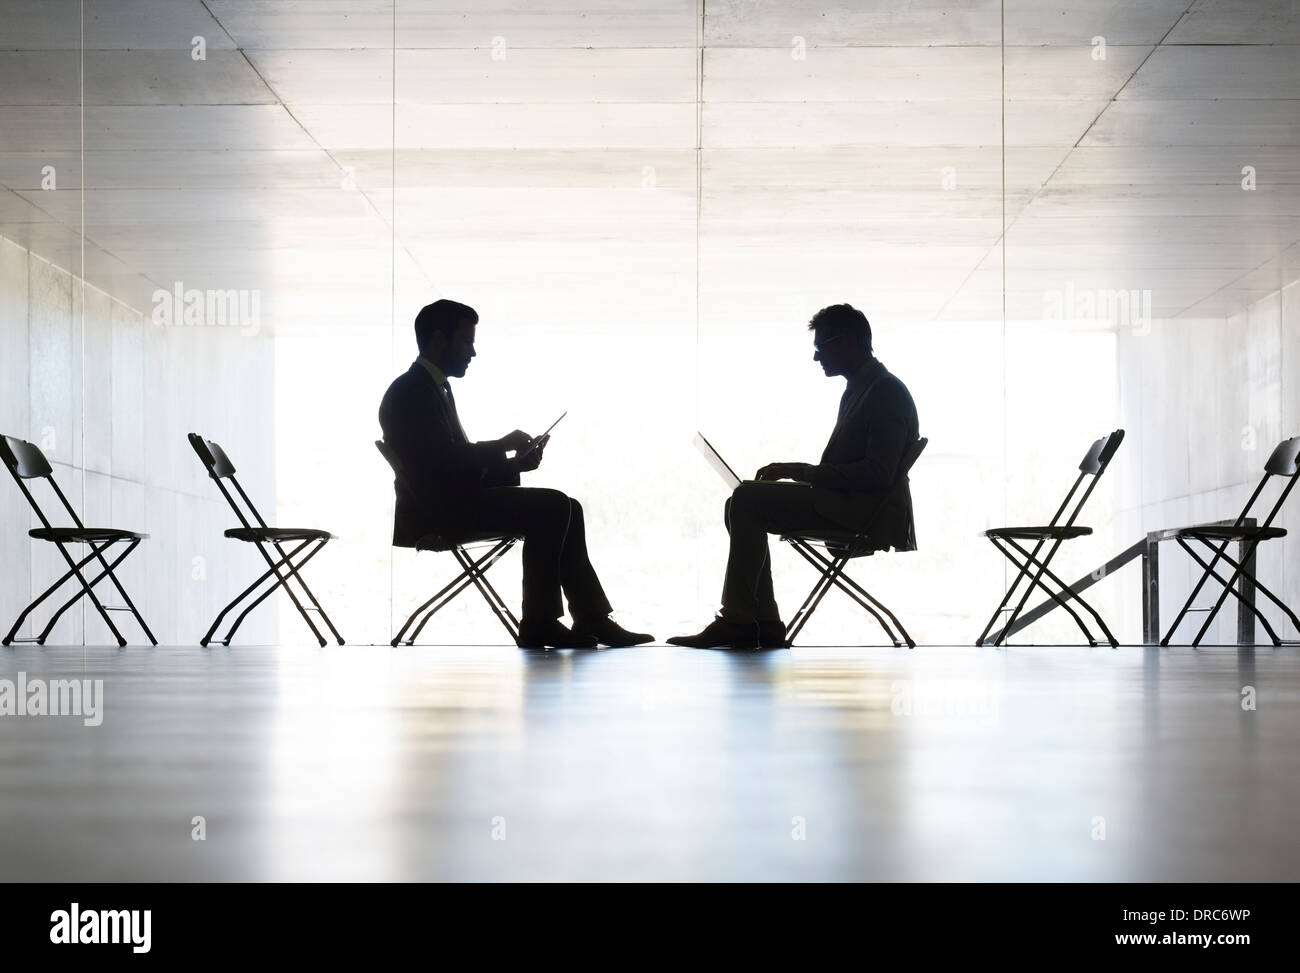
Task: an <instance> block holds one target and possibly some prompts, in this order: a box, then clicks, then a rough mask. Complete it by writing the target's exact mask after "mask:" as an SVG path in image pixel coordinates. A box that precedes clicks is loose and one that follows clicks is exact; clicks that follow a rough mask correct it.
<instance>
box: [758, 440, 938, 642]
mask: <svg viewBox="0 0 1300 973" xmlns="http://www.w3.org/2000/svg"><path fill="white" fill-rule="evenodd" d="M929 441H930V440H928V439H926V438H925V437H924V436H922V437H921V438H920V439H918V440H916V442H914V443H912V445H911V446H909V447H908V449H907V452H905V453H904V454H903V459H902V461H901V462H900V463H899V466H898V475H897V476H895V477H894V483H893V486H892V487H891V491H893V490H899V489H901V488H902V486H903V484H905V483H906V482H907V474H908V473H909V472H910V471H911V469H912V466H913V465H914V464H915V463H916V461H917V459H919V458H920V456H921V453H922V451H923V450H924V449H925V447H926V444H927V443H929ZM884 506H885V504H884V503H882V504H881V508H882V509H883V507H884ZM871 526H872V524H871V523H868V524H867V526H865V527H863V528H862V529H861V530H858V531H851V530H818V531H801V532H799V533H798V534H786V535H783V536H782V537H781V540H783V541H785V542H786V543H787V544H789V545H790V546H791V547H793V548H794V549H795V550H796V551H798V552H799V553H800V554H801V555H803V558H804V560H806V561H807V562H808V563H809V564H811V565H812V566H813V568H814V569H815V570H816V571H817V572H818V574H820V575H821V577H819V578H818V579H817V583H816V584H815V585H813V589H812V591H810V592H808V597H807V598H805V599H804V601H803V604H802V605H801V606H800V607H799V610H798V611H797V612H796V613H795V616H794V618H792V619H791V620H790V624H789V625H787V626H786V631H785V637H786V641H787V642H789V643H790V644H791V645H793V644H794V640H795V639H796V638H797V637H798V636H799V633H800V632H802V631H803V627H804V626H805V625H807V624H808V619H810V618H812V615H813V612H815V611H816V610H817V606H818V605H820V604H821V602H822V599H823V598H824V597H826V592H828V591H830V589H831V587H832V586H834V587H836V588H839V589H840V590H841V591H843V592H844V593H845V594H846V595H848V596H849V597H850V598H852V599H853V600H854V602H856V603H857V604H858V606H859V607H861V608H864V609H865V610H866V611H867V612H868V613H870V614H871V616H872V617H873V618H875V620H876V621H877V622H879V623H880V627H881V628H882V629H884V631H885V635H886V636H887V637H888V638H889V640H890V641H891V642H893V643H894V645H895V646H896V647H901V646H903V645H906V646H907V647H908V648H909V649H914V648H916V643H915V642H914V641H912V636H910V635H908V634H907V629H905V628H903V623H902V622H900V621H899V620H898V617H897V616H896V615H895V614H894V613H893V612H892V611H890V610H889V609H888V608H887V607H885V605H884V604H883V603H882V602H881V601H880V600H879V599H877V598H875V597H874V596H873V595H872V594H871V593H870V592H869V591H867V589H866V588H864V587H862V585H860V584H858V583H857V582H856V581H854V580H853V579H852V578H850V577H849V576H848V575H847V574H845V573H844V568H845V566H846V565H847V564H848V563H849V561H850V560H851V559H852V558H855V557H868V556H870V555H872V554H875V553H876V552H877V551H881V550H886V549H887V548H881V547H879V546H878V545H877V544H875V543H873V542H872V539H871ZM882 613H883V615H882ZM885 616H887V617H888V618H889V621H890V622H893V624H894V629H897V633H895V631H894V629H891V628H890V627H889V625H888V623H886V622H885Z"/></svg>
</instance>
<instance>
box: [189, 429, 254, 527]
mask: <svg viewBox="0 0 1300 973" xmlns="http://www.w3.org/2000/svg"><path fill="white" fill-rule="evenodd" d="M188 438H189V441H190V446H192V447H193V448H194V452H195V453H197V454H198V457H199V462H201V463H202V464H203V468H204V469H205V470H207V471H208V476H210V477H212V480H213V482H215V483H216V484H217V489H218V490H220V491H221V495H222V496H223V497H225V498H226V503H228V504H230V509H231V510H233V511H234V512H235V516H236V517H238V518H239V522H240V523H241V524H243V525H244V526H245V527H252V526H254V524H253V522H251V521H250V520H249V519H248V515H251V516H252V518H253V521H256V526H258V527H265V526H267V523H266V521H265V520H263V519H262V515H261V513H259V512H258V509H257V506H256V505H255V504H254V503H253V501H252V499H251V498H250V497H249V495H248V494H247V493H245V492H244V488H243V487H242V486H240V485H239V479H238V478H237V477H236V476H235V464H234V463H232V462H230V457H229V456H227V455H226V451H225V450H224V449H222V448H221V447H220V446H219V445H217V444H216V443H214V442H213V441H212V440H211V439H204V438H203V437H202V436H200V435H199V434H198V433H196V432H192V433H190V434H189V436H188ZM223 480H229V481H230V484H231V486H233V487H234V488H235V492H236V493H238V494H239V499H240V500H243V501H244V506H245V507H247V509H248V513H247V514H245V512H244V509H243V508H241V507H240V505H239V504H238V503H236V502H235V498H234V496H233V495H232V494H231V492H230V491H229V490H228V489H226V485H225V483H223V482H222V481H223Z"/></svg>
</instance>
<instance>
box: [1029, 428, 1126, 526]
mask: <svg viewBox="0 0 1300 973" xmlns="http://www.w3.org/2000/svg"><path fill="white" fill-rule="evenodd" d="M1123 441H1124V430H1123V429H1116V430H1114V431H1113V432H1111V433H1110V434H1109V435H1107V436H1102V437H1101V438H1100V439H1098V440H1097V441H1095V442H1094V443H1093V444H1092V445H1091V446H1089V447H1088V452H1087V453H1085V454H1084V457H1083V461H1082V462H1081V463H1080V464H1079V475H1078V476H1077V477H1075V480H1074V483H1073V484H1072V485H1071V487H1070V492H1069V493H1067V494H1066V495H1065V499H1064V500H1062V501H1061V505H1060V506H1059V507H1057V508H1056V513H1054V514H1052V519H1051V520H1050V521H1048V524H1049V525H1050V526H1052V527H1056V526H1058V524H1062V525H1063V526H1066V527H1069V526H1072V525H1073V524H1074V522H1075V520H1076V519H1077V518H1078V516H1079V513H1080V512H1081V511H1082V510H1083V505H1084V504H1086V503H1087V502H1088V498H1089V497H1090V496H1092V491H1093V490H1094V489H1096V486H1097V481H1098V480H1100V479H1101V475H1102V474H1103V473H1105V472H1106V467H1108V466H1110V461H1111V460H1112V459H1114V457H1115V451H1116V450H1117V449H1119V446H1120V443H1122V442H1123ZM1089 477H1091V478H1092V480H1091V482H1090V483H1088V485H1087V486H1086V487H1084V485H1083V484H1084V480H1087V479H1088V478H1089ZM1081 488H1082V489H1081ZM1072 502H1073V503H1074V506H1073V507H1071V506H1070V504H1071V503H1072ZM1067 511H1068V512H1069V516H1068V517H1066V519H1065V520H1064V521H1063V522H1062V521H1061V518H1062V517H1065V516H1066V512H1067ZM1057 543H1060V542H1059V541H1058V542H1057ZM1041 545H1042V541H1039V546H1041Z"/></svg>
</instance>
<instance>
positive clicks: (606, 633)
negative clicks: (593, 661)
mask: <svg viewBox="0 0 1300 973" xmlns="http://www.w3.org/2000/svg"><path fill="white" fill-rule="evenodd" d="M573 634H574V635H585V636H588V637H590V638H593V639H595V640H596V641H597V642H599V643H600V644H601V645H608V646H610V647H611V648H615V649H623V648H627V647H628V646H629V645H645V643H647V642H653V641H654V640H655V637H654V636H653V635H647V634H645V633H644V632H629V631H628V630H627V629H625V628H624V627H623V626H622V625H620V624H619V623H618V622H616V621H614V619H612V618H610V617H609V616H608V615H604V616H602V617H600V618H592V619H584V620H583V621H580V622H574V623H573Z"/></svg>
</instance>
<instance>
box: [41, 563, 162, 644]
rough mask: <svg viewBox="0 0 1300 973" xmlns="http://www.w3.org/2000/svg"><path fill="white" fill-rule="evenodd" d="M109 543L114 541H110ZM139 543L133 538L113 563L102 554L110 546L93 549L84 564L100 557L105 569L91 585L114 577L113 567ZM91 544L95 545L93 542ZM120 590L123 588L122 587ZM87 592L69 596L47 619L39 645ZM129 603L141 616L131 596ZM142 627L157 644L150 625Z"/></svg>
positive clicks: (137, 615) (142, 624) (137, 614)
mask: <svg viewBox="0 0 1300 973" xmlns="http://www.w3.org/2000/svg"><path fill="white" fill-rule="evenodd" d="M109 543H112V542H111V541H110V542H109ZM139 543H140V542H139V540H133V541H132V542H131V543H130V544H129V545H128V547H127V548H126V550H125V551H123V552H122V553H121V554H119V555H118V556H117V557H116V558H114V560H113V562H112V564H109V563H108V562H107V561H105V560H104V558H103V556H102V552H103V551H104V550H105V548H107V547H108V545H107V544H106V545H104V547H102V548H98V549H96V550H94V551H92V552H91V553H90V554H88V555H87V556H86V557H85V558H84V559H83V561H82V565H83V566H85V565H86V564H87V563H89V562H90V561H92V560H95V559H98V560H99V562H100V564H102V565H104V570H102V571H100V572H99V574H97V575H95V577H94V578H93V579H92V580H91V582H90V586H91V587H92V588H93V587H94V586H95V585H97V584H99V582H101V581H103V580H104V578H106V577H107V578H112V577H113V573H112V569H113V568H115V567H117V566H118V565H119V564H121V563H122V562H123V561H124V560H125V559H126V556H127V555H128V554H130V553H131V552H132V551H134V550H135V549H136V547H137V546H138V545H139ZM91 546H92V547H94V545H93V544H92V545H91ZM114 580H116V579H114ZM119 590H121V589H120V587H119ZM85 594H86V593H85V592H84V591H78V592H77V593H76V594H75V595H73V596H72V597H71V598H69V599H68V600H67V601H65V602H64V603H63V604H62V605H60V606H59V608H58V610H57V611H55V612H54V613H53V614H52V615H51V616H50V617H49V619H48V620H47V621H46V623H45V628H44V630H43V631H42V632H41V634H40V635H39V636H38V637H37V639H36V642H37V644H38V645H44V644H45V640H46V639H48V638H49V637H50V632H52V631H53V630H54V626H55V625H56V624H57V623H58V621H59V619H60V618H61V617H62V616H63V613H64V612H66V611H67V610H68V609H69V608H71V607H72V606H73V605H75V604H76V603H77V602H78V601H80V600H81V599H82V598H84V597H85ZM124 594H125V593H124ZM127 604H128V606H129V607H130V608H131V610H132V612H133V613H135V614H136V617H137V618H139V613H136V612H135V606H134V605H132V604H131V603H130V599H129V598H128V599H127ZM141 627H142V628H144V632H145V634H146V635H147V636H149V640H150V641H151V642H153V644H154V645H157V644H158V643H157V642H154V641H153V633H152V632H150V631H149V628H148V626H145V625H144V623H143V621H142V622H141Z"/></svg>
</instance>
